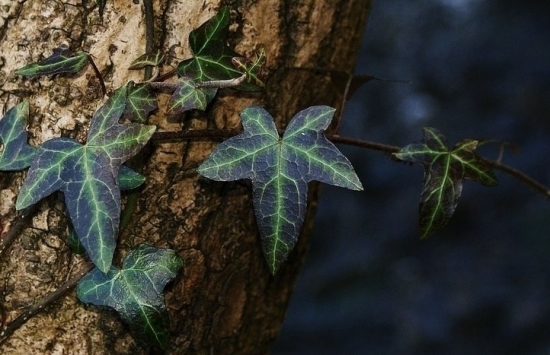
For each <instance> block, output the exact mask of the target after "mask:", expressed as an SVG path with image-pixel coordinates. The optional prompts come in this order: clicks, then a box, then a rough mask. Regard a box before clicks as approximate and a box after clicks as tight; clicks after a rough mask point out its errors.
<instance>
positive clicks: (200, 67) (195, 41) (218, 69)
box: [177, 7, 259, 91]
mask: <svg viewBox="0 0 550 355" xmlns="http://www.w3.org/2000/svg"><path fill="white" fill-rule="evenodd" d="M228 31H229V8H227V7H222V8H221V9H220V11H219V12H218V13H217V14H216V15H215V16H214V17H212V18H211V19H209V20H208V21H206V22H205V23H203V24H202V25H201V26H200V27H199V28H197V29H195V30H193V31H191V33H190V34H189V45H190V47H191V50H192V51H193V55H194V56H193V58H191V59H187V60H184V61H182V62H180V63H179V65H178V68H177V72H178V75H179V76H187V77H190V78H191V79H193V80H194V81H195V82H198V83H200V82H205V81H217V80H231V79H236V78H238V77H240V76H241V75H242V74H243V73H242V72H241V71H239V70H237V69H236V68H235V66H234V65H233V62H232V59H233V58H236V57H242V56H241V55H239V54H237V53H235V52H234V51H233V50H232V49H230V48H229V47H228V46H227V44H226V42H227V35H228ZM236 88H237V89H240V90H248V91H255V90H258V89H259V87H258V86H257V85H254V84H252V83H248V82H244V83H242V84H240V85H239V86H237V87H236Z"/></svg>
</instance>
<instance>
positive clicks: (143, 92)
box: [124, 81, 158, 123]
mask: <svg viewBox="0 0 550 355" xmlns="http://www.w3.org/2000/svg"><path fill="white" fill-rule="evenodd" d="M126 87H127V92H126V108H125V110H124V117H125V118H127V119H129V120H130V121H134V122H140V123H145V122H146V121H147V117H149V115H150V114H151V112H153V111H155V110H156V109H158V104H157V97H156V95H155V94H154V93H153V90H152V89H151V85H149V83H140V84H135V83H134V82H133V81H130V82H129V83H128V84H126Z"/></svg>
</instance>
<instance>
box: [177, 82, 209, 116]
mask: <svg viewBox="0 0 550 355" xmlns="http://www.w3.org/2000/svg"><path fill="white" fill-rule="evenodd" d="M217 91H218V89H216V88H201V87H197V86H196V85H195V82H194V81H193V80H192V79H190V78H188V77H186V76H183V77H181V78H179V80H178V84H177V87H176V90H175V91H174V93H173V94H172V97H171V99H170V103H169V105H168V113H169V114H170V115H177V114H180V113H182V112H184V111H189V110H194V109H197V110H202V111H204V110H206V106H207V105H208V103H209V102H210V101H212V99H213V98H214V96H216V92H217Z"/></svg>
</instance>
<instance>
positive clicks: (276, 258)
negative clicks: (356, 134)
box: [198, 106, 363, 274]
mask: <svg viewBox="0 0 550 355" xmlns="http://www.w3.org/2000/svg"><path fill="white" fill-rule="evenodd" d="M334 111H335V110H334V109H333V108H331V107H328V106H313V107H310V108H308V109H305V110H303V111H301V112H299V113H298V114H297V115H296V116H294V118H293V119H292V121H290V123H289V125H288V127H287V129H286V132H285V134H284V135H283V137H282V138H281V137H279V134H278V132H277V128H276V127H275V123H274V121H273V118H272V117H271V115H270V114H269V113H268V112H267V111H266V110H265V109H263V108H260V107H254V106H253V107H248V108H246V109H245V110H244V111H243V112H242V114H241V118H242V124H243V128H244V132H243V133H241V134H239V135H238V136H235V137H232V138H230V139H228V140H226V141H224V142H223V143H221V144H220V145H219V146H218V147H217V148H216V149H215V150H214V152H212V154H211V155H210V157H209V158H208V159H206V160H205V161H204V162H203V163H202V164H201V165H200V166H199V168H198V172H199V173H200V174H201V175H203V176H205V177H207V178H210V179H213V180H219V181H232V180H238V179H251V180H252V186H253V202H254V211H255V214H256V220H257V222H258V227H259V230H260V235H261V239H262V246H263V251H264V255H265V258H266V260H267V264H268V266H269V269H270V271H271V272H272V273H273V274H275V273H276V272H277V270H278V269H279V267H280V265H281V263H282V262H283V261H284V260H286V258H287V256H288V254H289V253H290V251H291V250H292V249H293V248H294V245H295V244H296V240H297V239H298V236H299V234H300V230H301V228H302V224H303V221H304V216H305V212H306V204H307V187H308V182H309V181H312V180H317V181H320V182H324V183H327V184H331V185H336V186H340V187H345V188H348V189H352V190H362V189H363V187H362V185H361V182H360V181H359V178H358V177H357V175H356V174H355V171H354V170H353V167H352V166H351V164H350V162H349V161H348V160H347V158H346V157H345V156H344V155H343V154H342V153H341V152H340V151H339V150H338V149H337V148H336V147H335V146H334V145H333V144H332V143H331V142H330V141H329V140H328V139H327V138H326V137H325V136H324V134H323V132H324V130H325V129H326V128H327V126H328V125H329V123H330V121H331V118H332V116H333V115H334Z"/></svg>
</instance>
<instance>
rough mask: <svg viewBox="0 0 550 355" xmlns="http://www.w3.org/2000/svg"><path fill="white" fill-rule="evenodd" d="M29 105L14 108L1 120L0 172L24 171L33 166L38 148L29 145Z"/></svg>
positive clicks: (23, 103) (19, 105) (25, 103)
mask: <svg viewBox="0 0 550 355" xmlns="http://www.w3.org/2000/svg"><path fill="white" fill-rule="evenodd" d="M28 118H29V103H28V102H27V101H23V102H21V103H20V104H18V105H16V106H14V107H12V108H11V109H9V110H8V112H6V115H5V116H4V117H3V118H2V119H1V120H0V170H4V171H14V170H23V169H26V168H28V167H29V166H30V165H31V161H32V159H33V158H34V154H35V153H36V148H35V147H33V146H31V145H29V144H28V143H27V131H26V128H25V127H26V126H27V120H28Z"/></svg>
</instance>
